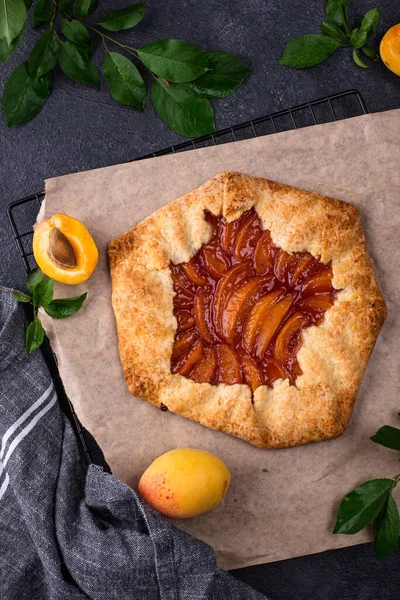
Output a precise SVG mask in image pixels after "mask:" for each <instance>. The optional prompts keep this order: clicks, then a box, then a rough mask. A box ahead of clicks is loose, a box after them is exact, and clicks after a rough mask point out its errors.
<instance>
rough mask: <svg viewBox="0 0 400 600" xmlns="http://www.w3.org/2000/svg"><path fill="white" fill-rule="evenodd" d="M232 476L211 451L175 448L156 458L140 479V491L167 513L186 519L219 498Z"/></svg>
mask: <svg viewBox="0 0 400 600" xmlns="http://www.w3.org/2000/svg"><path fill="white" fill-rule="evenodd" d="M230 479H231V476H230V473H229V470H228V468H227V467H226V465H225V464H224V463H223V462H222V460H220V459H219V458H217V456H215V455H214V454H211V453H210V452H206V451H204V450H196V449H194V448H176V449H175V450H170V451H169V452H166V453H165V454H163V455H162V456H159V457H158V458H156V460H155V461H154V462H153V463H151V465H150V466H149V467H148V468H147V469H146V471H145V472H144V473H143V475H142V477H141V478H140V481H139V493H140V495H141V496H142V497H143V498H144V499H145V500H146V502H148V503H149V504H150V505H151V506H152V507H153V508H154V509H155V510H158V511H159V512H160V513H162V514H163V515H165V516H167V517H175V518H180V519H187V518H189V517H195V516H197V515H200V514H202V513H204V512H206V511H208V510H211V509H212V508H214V507H215V506H217V504H219V503H220V502H221V500H222V499H223V497H224V496H225V494H226V491H227V489H228V487H229V482H230Z"/></svg>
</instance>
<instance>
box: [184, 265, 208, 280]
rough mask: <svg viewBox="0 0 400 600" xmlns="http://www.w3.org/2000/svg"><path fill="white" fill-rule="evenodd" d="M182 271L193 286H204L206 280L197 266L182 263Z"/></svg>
mask: <svg viewBox="0 0 400 600" xmlns="http://www.w3.org/2000/svg"><path fill="white" fill-rule="evenodd" d="M182 269H183V270H184V271H185V274H186V276H187V278H188V279H189V281H191V282H192V283H194V284H195V285H206V283H207V279H206V278H205V277H204V275H203V274H202V273H201V269H200V267H199V266H198V265H194V264H193V263H183V264H182Z"/></svg>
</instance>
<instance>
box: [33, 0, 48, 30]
mask: <svg viewBox="0 0 400 600" xmlns="http://www.w3.org/2000/svg"><path fill="white" fill-rule="evenodd" d="M52 16H53V5H52V3H51V0H39V2H38V3H37V4H36V6H35V8H34V9H33V17H32V23H33V27H39V25H42V23H48V21H50V20H51V17H52Z"/></svg>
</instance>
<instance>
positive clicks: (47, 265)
mask: <svg viewBox="0 0 400 600" xmlns="http://www.w3.org/2000/svg"><path fill="white" fill-rule="evenodd" d="M32 246H33V255H34V257H35V260H36V262H37V264H38V265H39V267H40V268H41V269H42V271H43V273H45V274H46V275H47V276H48V277H52V278H53V279H55V280H56V281H60V282H61V283H68V284H70V285H72V284H76V283H82V281H86V279H88V278H89V277H90V275H91V274H92V273H93V271H94V269H95V268H96V265H97V260H98V256H99V253H98V250H97V247H96V244H95V243H94V240H93V238H92V236H91V235H90V233H89V232H88V230H87V229H86V227H85V226H84V224H83V223H81V222H80V221H78V219H74V218H72V217H68V216H67V215H62V214H55V215H53V216H52V217H51V218H50V219H47V220H46V221H42V222H41V223H39V225H38V226H37V227H36V228H35V231H34V234H33V242H32Z"/></svg>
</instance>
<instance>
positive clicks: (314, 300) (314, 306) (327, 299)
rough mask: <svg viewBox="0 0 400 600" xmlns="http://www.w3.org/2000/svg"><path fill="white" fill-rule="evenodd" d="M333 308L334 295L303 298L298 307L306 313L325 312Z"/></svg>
mask: <svg viewBox="0 0 400 600" xmlns="http://www.w3.org/2000/svg"><path fill="white" fill-rule="evenodd" d="M331 306H333V298H332V295H331V294H329V293H327V294H318V295H316V296H310V297H308V298H303V300H300V302H299V304H298V307H299V308H300V309H301V310H304V311H306V312H308V311H310V312H314V311H322V312H325V311H326V310H328V309H329V308H331Z"/></svg>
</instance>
